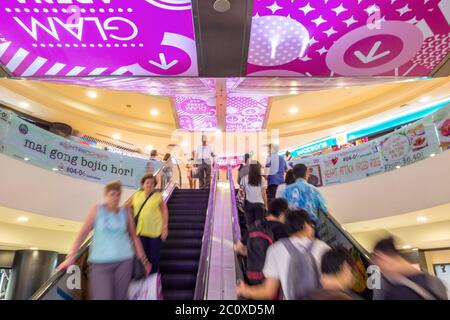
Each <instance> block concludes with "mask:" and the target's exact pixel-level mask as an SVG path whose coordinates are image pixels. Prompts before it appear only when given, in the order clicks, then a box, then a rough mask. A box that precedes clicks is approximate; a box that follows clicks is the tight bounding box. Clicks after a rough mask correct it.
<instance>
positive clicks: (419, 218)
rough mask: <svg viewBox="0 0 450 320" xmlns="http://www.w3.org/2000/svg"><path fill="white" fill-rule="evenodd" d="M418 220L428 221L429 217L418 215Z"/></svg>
mask: <svg viewBox="0 0 450 320" xmlns="http://www.w3.org/2000/svg"><path fill="white" fill-rule="evenodd" d="M416 220H417V221H418V222H424V221H427V220H428V218H427V217H424V216H420V217H417V218H416Z"/></svg>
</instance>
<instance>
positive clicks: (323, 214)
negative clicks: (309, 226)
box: [319, 211, 371, 262]
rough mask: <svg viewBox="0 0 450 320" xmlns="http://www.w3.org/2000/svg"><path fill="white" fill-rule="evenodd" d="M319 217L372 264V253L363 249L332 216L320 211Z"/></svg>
mask: <svg viewBox="0 0 450 320" xmlns="http://www.w3.org/2000/svg"><path fill="white" fill-rule="evenodd" d="M319 215H321V216H322V217H323V218H324V219H326V220H328V221H329V222H330V223H331V224H333V226H334V227H335V228H336V229H337V230H338V231H339V232H340V233H341V234H342V235H343V236H344V237H345V238H346V239H347V240H348V241H349V242H350V243H351V244H352V245H353V247H354V248H355V249H356V250H357V251H359V253H360V254H361V255H362V256H363V257H364V258H365V259H366V260H367V261H368V262H371V258H370V253H369V252H368V251H367V250H366V249H365V248H364V247H362V246H361V245H360V244H359V242H358V241H356V239H355V238H353V236H352V235H351V234H350V233H349V232H348V231H346V230H345V229H344V228H343V227H342V225H341V224H340V223H339V222H338V221H337V220H336V219H335V218H334V217H333V216H332V215H331V214H327V213H324V212H322V211H319Z"/></svg>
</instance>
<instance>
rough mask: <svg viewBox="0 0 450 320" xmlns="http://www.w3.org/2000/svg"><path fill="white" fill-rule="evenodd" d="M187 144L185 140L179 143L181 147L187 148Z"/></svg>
mask: <svg viewBox="0 0 450 320" xmlns="http://www.w3.org/2000/svg"><path fill="white" fill-rule="evenodd" d="M188 144H189V143H188V142H187V141H186V140H183V142H181V145H182V146H183V147H187V146H188Z"/></svg>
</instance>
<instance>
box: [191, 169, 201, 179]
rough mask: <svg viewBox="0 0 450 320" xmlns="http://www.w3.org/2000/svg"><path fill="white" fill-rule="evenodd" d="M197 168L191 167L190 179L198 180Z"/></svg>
mask: <svg viewBox="0 0 450 320" xmlns="http://www.w3.org/2000/svg"><path fill="white" fill-rule="evenodd" d="M198 176H199V174H198V167H193V168H192V179H198Z"/></svg>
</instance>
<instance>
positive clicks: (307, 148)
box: [291, 138, 337, 158]
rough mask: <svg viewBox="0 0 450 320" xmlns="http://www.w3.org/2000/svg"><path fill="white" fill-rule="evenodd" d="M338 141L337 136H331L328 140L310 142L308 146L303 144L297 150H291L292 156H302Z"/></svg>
mask: <svg viewBox="0 0 450 320" xmlns="http://www.w3.org/2000/svg"><path fill="white" fill-rule="evenodd" d="M336 143H337V141H336V138H330V139H327V140H323V141H320V142H317V143H314V144H310V145H306V146H302V147H300V148H298V149H296V150H293V151H291V155H292V157H294V158H296V157H300V156H302V155H305V154H308V153H313V152H316V151H319V150H322V149H325V148H329V147H331V146H334V145H336Z"/></svg>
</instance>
